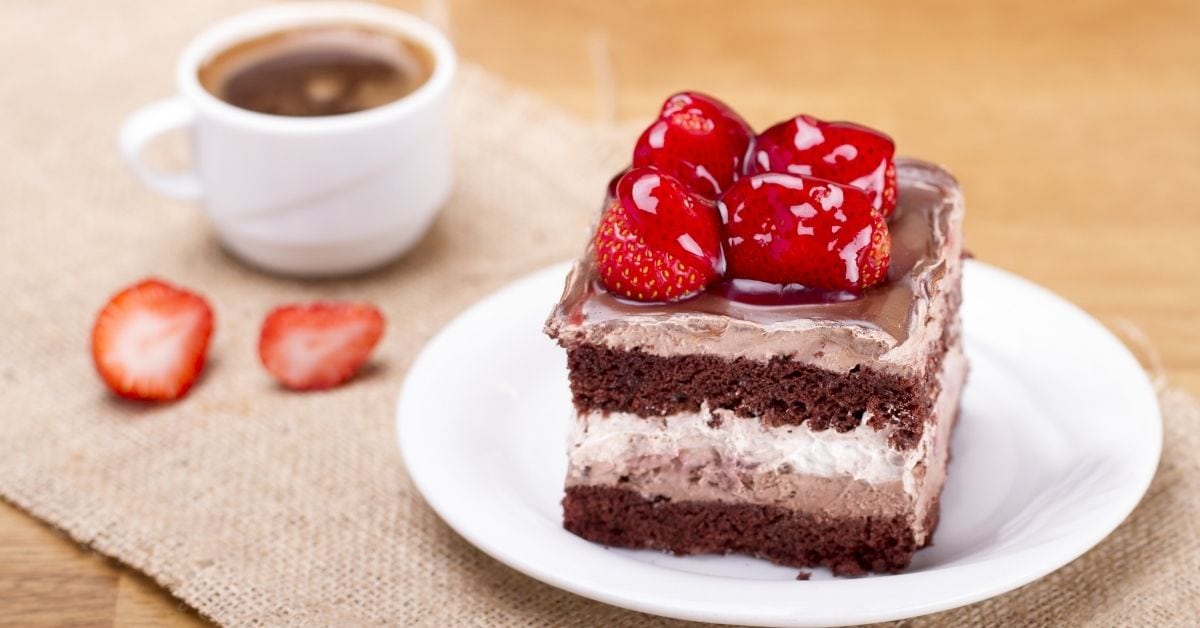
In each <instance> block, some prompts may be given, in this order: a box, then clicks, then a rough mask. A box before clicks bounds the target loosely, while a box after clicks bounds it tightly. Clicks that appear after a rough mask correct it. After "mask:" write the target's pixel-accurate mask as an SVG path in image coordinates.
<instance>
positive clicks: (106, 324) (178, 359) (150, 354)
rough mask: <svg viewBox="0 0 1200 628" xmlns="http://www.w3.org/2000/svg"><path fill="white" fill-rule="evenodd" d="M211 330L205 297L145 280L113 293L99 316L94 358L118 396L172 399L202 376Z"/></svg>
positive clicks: (209, 310)
mask: <svg viewBox="0 0 1200 628" xmlns="http://www.w3.org/2000/svg"><path fill="white" fill-rule="evenodd" d="M212 330H213V314H212V308H210V307H209V305H208V302H207V301H205V300H204V298H203V297H201V296H199V295H197V294H194V293H192V292H188V291H187V290H184V289H182V288H177V287H175V286H172V285H171V284H168V283H166V282H165V281H161V280H159V279H144V280H142V281H140V282H138V283H136V284H134V285H132V286H129V287H127V288H125V289H124V290H122V291H120V292H118V293H117V294H116V295H114V296H113V297H112V299H110V300H109V302H108V303H107V304H105V306H104V308H103V309H101V310H100V314H99V315H97V316H96V323H95V325H94V326H93V327H92V360H93V361H94V362H95V364H96V371H97V372H98V373H99V374H100V377H101V379H103V380H104V383H105V384H107V385H108V387H109V388H111V389H112V390H113V392H115V393H116V394H118V395H120V396H122V397H125V398H127V399H140V400H146V401H171V400H174V399H178V398H180V397H182V396H183V395H184V394H186V393H187V391H188V389H189V388H191V387H192V384H193V383H195V381H196V377H198V376H199V375H200V370H201V369H202V368H204V357H205V354H206V353H207V352H208V339H209V337H210V336H211V335H212Z"/></svg>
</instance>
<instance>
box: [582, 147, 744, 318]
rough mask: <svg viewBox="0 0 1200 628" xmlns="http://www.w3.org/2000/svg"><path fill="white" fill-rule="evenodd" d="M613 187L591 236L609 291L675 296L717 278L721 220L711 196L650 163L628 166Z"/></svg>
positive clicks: (642, 297)
mask: <svg viewBox="0 0 1200 628" xmlns="http://www.w3.org/2000/svg"><path fill="white" fill-rule="evenodd" d="M615 191H616V198H615V199H614V200H612V201H610V202H609V204H608V206H607V207H606V208H605V211H604V214H603V215H602V216H601V219H600V226H599V227H598V228H597V230H596V235H595V238H594V239H593V246H594V248H595V254H596V265H597V269H598V270H599V275H600V283H601V284H602V285H603V286H604V287H605V288H606V289H607V290H608V291H610V292H613V293H615V294H617V295H619V296H622V297H625V298H627V299H632V300H635V301H652V302H668V301H678V300H681V299H686V298H688V297H691V296H694V295H695V294H697V293H698V292H700V291H701V290H703V289H704V288H706V287H707V286H708V285H709V284H711V283H713V282H714V281H716V280H717V279H719V278H720V277H721V273H722V271H723V267H724V258H723V255H722V253H721V235H720V223H719V220H718V218H717V212H716V208H715V207H714V205H713V204H712V203H711V202H710V201H708V200H707V199H705V198H703V197H700V196H698V195H696V194H693V193H692V192H691V191H689V190H688V189H687V188H686V187H685V186H684V184H683V183H681V182H680V181H678V180H677V179H675V178H673V177H671V176H669V175H667V174H664V173H662V172H660V171H658V170H654V169H651V168H633V169H632V170H630V171H629V172H628V173H626V174H625V175H624V176H622V177H621V179H620V180H619V181H618V182H617V185H616V190H615Z"/></svg>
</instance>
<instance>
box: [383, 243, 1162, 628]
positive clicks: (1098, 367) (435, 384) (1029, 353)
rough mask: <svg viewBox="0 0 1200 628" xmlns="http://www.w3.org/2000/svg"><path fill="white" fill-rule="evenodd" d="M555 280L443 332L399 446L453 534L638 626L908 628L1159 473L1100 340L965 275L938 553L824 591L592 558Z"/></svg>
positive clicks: (1080, 549)
mask: <svg viewBox="0 0 1200 628" xmlns="http://www.w3.org/2000/svg"><path fill="white" fill-rule="evenodd" d="M566 271H567V266H566V265H559V266H555V267H552V268H548V269H546V270H543V271H541V272H538V273H535V274H533V275H531V276H529V277H527V278H525V279H522V280H521V281H518V282H516V283H514V284H512V285H511V286H509V287H507V288H505V289H504V290H501V291H500V292H498V293H496V294H494V295H492V296H490V297H488V298H487V299H484V300H483V301H481V302H479V303H478V304H476V305H475V306H474V307H472V308H471V309H469V310H468V311H466V312H465V313H463V314H462V315H461V316H459V317H458V318H457V319H456V320H454V321H453V322H452V323H450V324H449V325H448V326H446V328H445V329H444V330H442V332H441V333H440V334H438V336H437V337H436V338H434V339H433V340H432V341H431V342H430V343H429V345H428V346H427V347H426V348H425V350H424V352H423V353H422V354H421V356H420V357H419V358H418V359H417V361H416V362H415V363H414V364H413V366H412V369H411V371H410V373H409V375H408V380H407V381H406V382H405V385H404V390H403V392H402V394H401V397H400V404H399V415H398V419H397V431H398V436H399V440H400V448H401V451H402V453H403V455H404V460H405V464H406V465H407V466H408V471H409V473H410V475H411V476H412V479H413V482H414V483H415V484H416V486H417V488H419V489H420V491H421V492H422V493H423V494H424V496H425V499H426V500H427V501H428V502H429V504H430V505H431V506H432V507H433V508H434V510H436V511H437V512H438V514H439V515H441V517H442V518H443V519H445V520H446V522H447V523H448V524H450V526H451V527H453V528H454V529H455V530H456V531H458V533H459V534H461V535H462V536H463V537H465V538H466V539H467V540H468V541H470V542H471V543H473V544H475V545H476V546H477V547H479V548H480V549H482V550H483V551H485V552H487V553H488V554H490V555H492V556H493V557H495V558H496V559H498V560H500V561H503V562H504V563H506V564H508V565H509V566H511V567H513V568H515V569H518V570H520V571H522V572H524V573H526V574H529V575H530V576H533V577H534V578H537V579H539V580H542V581H544V582H547V583H549V584H552V585H554V586H557V587H561V588H563V589H566V590H568V591H572V592H574V593H577V594H579V595H584V596H587V597H590V598H593V599H596V600H600V601H603V602H607V603H609V604H615V605H617V606H623V607H626V608H631V609H636V610H639V611H644V612H647V613H655V614H659V615H667V616H670V617H678V618H683V619H693V620H699V621H710V622H728V623H736V624H753V625H784V626H824V625H842V624H857V623H868V622H876V621H884V620H891V619H901V618H905V617H913V616H916V615H922V614H925V613H932V612H935V611H940V610H945V609H949V608H954V607H956V606H962V605H964V604H970V603H972V602H976V601H979V600H983V599H985V598H988V597H991V596H994V595H998V594H1000V593H1004V592H1005V591H1009V590H1012V589H1015V588H1017V587H1019V586H1021V585H1023V584H1026V583H1028V582H1031V581H1033V580H1036V579H1037V578H1040V577H1042V576H1044V575H1046V574H1047V573H1050V572H1051V571H1053V570H1055V569H1057V568H1059V567H1061V566H1063V565H1065V564H1066V563H1068V562H1070V561H1071V560H1072V559H1074V558H1076V557H1077V556H1079V555H1081V554H1083V553H1084V552H1086V551H1087V550H1088V549H1089V548H1091V547H1092V546H1094V545H1096V543H1098V542H1099V541H1100V540H1101V539H1103V538H1104V537H1105V536H1107V535H1108V534H1109V533H1110V532H1112V530H1113V529H1114V528H1116V527H1117V524H1119V523H1121V521H1122V520H1123V519H1125V517H1126V516H1127V515H1128V514H1129V512H1130V511H1131V510H1132V509H1133V507H1134V506H1135V505H1136V504H1137V502H1138V500H1139V499H1140V498H1141V496H1142V494H1143V493H1144V492H1145V490H1146V487H1147V486H1148V485H1149V483H1150V479H1151V478H1152V477H1153V475H1154V470H1155V468H1156V467H1157V465H1158V457H1159V451H1160V449H1161V446H1162V423H1161V418H1160V415H1159V411H1158V405H1157V400H1156V398H1155V395H1154V391H1153V389H1152V387H1151V385H1150V383H1149V381H1148V380H1147V378H1146V376H1145V374H1144V372H1143V371H1142V369H1141V368H1140V367H1139V366H1138V364H1137V362H1136V361H1135V360H1134V358H1133V357H1132V356H1131V355H1130V354H1129V352H1128V351H1127V350H1126V349H1125V347H1124V346H1122V345H1121V343H1120V342H1119V341H1117V339H1116V338H1114V337H1113V336H1112V335H1111V334H1110V333H1109V332H1108V331H1106V330H1105V329H1104V327H1102V326H1101V325H1100V324H1099V323H1098V322H1096V321H1095V320H1093V319H1092V318H1091V317H1089V316H1088V315H1087V314H1085V313H1084V312H1083V311H1081V310H1079V309H1078V308H1076V307H1075V306H1073V305H1071V304H1070V303H1067V302H1066V301H1064V300H1063V299H1061V298H1059V297H1057V296H1055V295H1053V294H1051V293H1050V292H1048V291H1046V290H1045V289H1043V288H1040V287H1038V286H1036V285H1033V284H1031V283H1029V282H1027V281H1025V280H1023V279H1020V278H1018V277H1016V276H1013V275H1011V274H1009V273H1006V272H1004V271H1001V270H997V269H995V268H992V267H989V266H987V265H985V264H982V263H979V262H970V263H969V264H968V265H967V269H966V276H965V279H964V282H965V285H964V290H965V291H966V292H965V301H964V304H963V318H964V328H965V332H964V335H965V339H966V350H967V354H968V356H969V359H970V361H971V369H972V370H971V376H970V380H969V382H968V385H967V388H966V391H965V393H964V400H963V408H962V420H961V423H960V426H959V428H958V429H957V430H956V432H955V436H954V443H953V462H952V463H951V465H950V471H949V481H948V482H947V484H946V488H945V492H944V493H943V497H942V509H943V510H942V522H941V525H940V527H939V528H938V531H937V534H936V535H935V537H934V541H935V544H934V545H933V546H932V547H930V548H927V549H925V550H921V551H920V552H918V553H917V555H916V557H915V558H914V560H913V564H912V567H911V568H910V569H909V570H908V571H907V572H906V573H903V574H899V575H883V576H870V577H865V578H857V579H834V578H833V577H832V576H830V575H829V573H828V572H827V571H824V570H815V571H814V573H813V576H812V580H810V581H797V580H796V579H795V577H796V574H797V571H798V570H796V569H789V568H783V567H777V566H774V565H771V564H769V563H766V562H763V561H759V560H755V559H750V558H746V557H742V556H700V557H685V558H680V557H673V556H668V555H664V554H660V553H658V552H652V551H631V550H615V549H605V548H604V547H601V546H599V545H594V544H592V543H589V542H587V541H584V540H582V539H580V538H578V537H575V536H574V535H572V534H570V533H568V532H566V531H564V530H563V529H562V525H561V517H562V511H561V508H560V506H559V500H560V499H561V498H562V483H563V478H564V475H565V473H566V453H565V443H566V434H567V425H568V419H569V418H570V416H571V401H570V394H569V392H568V390H567V376H566V375H567V374H566V366H565V362H566V360H565V357H564V353H563V351H562V350H561V349H560V348H558V347H557V346H556V345H555V344H554V343H553V342H552V341H550V340H549V339H548V338H546V337H545V336H543V335H542V331H541V330H542V323H543V321H544V320H545V318H546V316H547V315H548V314H549V312H550V309H551V307H552V306H553V304H554V303H555V301H556V300H557V299H558V296H559V294H560V292H561V290H562V284H563V278H564V276H565V274H566Z"/></svg>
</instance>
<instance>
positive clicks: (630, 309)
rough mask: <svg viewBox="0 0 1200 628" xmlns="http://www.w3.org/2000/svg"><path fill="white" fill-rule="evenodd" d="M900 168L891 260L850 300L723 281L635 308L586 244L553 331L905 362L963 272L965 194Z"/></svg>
mask: <svg viewBox="0 0 1200 628" xmlns="http://www.w3.org/2000/svg"><path fill="white" fill-rule="evenodd" d="M896 171H897V180H898V186H897V187H898V194H897V208H896V211H895V213H894V214H893V216H892V218H891V221H890V231H891V237H892V261H891V264H890V266H889V270H888V276H887V279H886V281H884V282H883V283H880V284H878V285H875V286H872V287H870V288H867V289H866V290H864V291H862V292H861V293H858V294H853V293H848V292H837V291H832V292H831V291H816V290H808V289H797V290H793V289H789V288H788V287H784V286H767V285H753V284H747V282H744V281H742V280H738V279H724V280H722V281H720V282H719V283H717V284H715V285H714V286H712V287H710V288H709V289H708V290H706V291H704V292H702V293H700V294H698V295H697V296H695V297H693V298H691V299H687V300H683V301H679V302H674V303H639V302H633V301H630V300H627V299H622V298H620V297H618V296H616V295H614V294H612V293H611V292H609V291H607V290H605V289H604V287H603V285H601V283H600V282H599V281H598V275H597V269H596V259H595V251H594V249H593V247H592V246H590V245H589V247H588V248H587V250H586V251H585V253H584V255H583V256H582V258H581V259H580V260H579V261H578V262H577V263H576V265H575V267H574V268H573V269H572V271H571V273H570V275H569V276H568V278H567V282H566V286H565V289H564V292H563V295H562V298H561V300H560V301H559V303H558V305H557V306H556V307H555V309H554V311H553V313H552V314H551V316H550V319H549V320H548V321H547V332H548V333H550V335H551V336H553V337H555V338H557V339H558V340H559V342H560V343H564V344H569V343H571V342H578V341H586V342H600V343H603V344H606V345H610V346H619V347H624V348H640V349H642V350H645V351H647V352H650V353H656V354H660V355H669V354H678V353H681V352H691V351H698V352H712V353H723V354H729V355H733V356H744V357H752V358H769V357H771V356H774V355H789V356H792V357H794V358H799V359H811V360H813V361H817V360H823V361H824V362H826V363H827V364H831V365H836V364H843V365H844V366H846V367H847V368H851V367H853V366H854V365H856V364H858V363H861V362H863V361H869V360H875V359H879V358H882V357H884V356H885V355H888V354H891V358H892V359H893V360H895V361H904V360H906V359H908V358H906V357H905V356H906V355H907V354H909V353H911V352H910V351H897V350H898V349H902V348H903V347H904V346H905V345H920V344H923V339H924V336H925V335H926V333H925V332H926V331H932V330H927V329H926V328H927V327H929V325H928V323H929V321H930V319H931V318H932V317H936V316H938V315H939V313H938V312H937V311H936V310H937V308H936V307H935V305H936V303H935V299H933V297H934V295H935V294H936V292H937V290H938V289H939V284H940V283H941V282H942V281H943V280H945V279H946V278H947V275H948V274H950V272H951V271H953V272H954V273H955V274H957V272H959V270H958V268H959V266H960V265H961V260H960V256H961V245H962V243H961V242H957V241H955V240H954V239H953V238H952V237H951V235H952V234H953V233H956V232H957V229H955V228H954V223H957V222H960V221H961V220H962V197H961V194H960V192H959V188H958V184H957V182H956V181H955V180H954V178H953V177H952V176H951V175H950V174H949V173H948V172H947V171H946V170H944V169H942V168H941V167H939V166H936V165H934V164H931V163H928V162H924V161H919V160H915V159H909V158H899V159H897V160H896ZM939 329H940V326H939ZM798 332H803V337H800V336H798V335H797V334H798ZM914 348H915V347H914ZM838 356H841V359H838ZM911 357H913V358H915V357H916V356H911Z"/></svg>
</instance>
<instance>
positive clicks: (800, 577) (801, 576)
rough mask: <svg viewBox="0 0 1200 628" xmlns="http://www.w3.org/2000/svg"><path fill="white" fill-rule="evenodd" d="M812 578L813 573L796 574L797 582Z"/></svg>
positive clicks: (802, 572)
mask: <svg viewBox="0 0 1200 628" xmlns="http://www.w3.org/2000/svg"><path fill="white" fill-rule="evenodd" d="M811 577H812V572H811V571H801V572H800V573H798V574H796V579H797V580H808V579H809V578H811Z"/></svg>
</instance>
